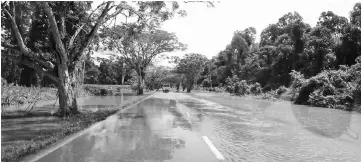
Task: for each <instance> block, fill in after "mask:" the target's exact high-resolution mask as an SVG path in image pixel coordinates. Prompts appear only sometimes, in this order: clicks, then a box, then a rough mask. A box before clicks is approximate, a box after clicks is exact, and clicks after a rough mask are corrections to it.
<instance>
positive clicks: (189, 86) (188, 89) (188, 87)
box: [187, 84, 193, 93]
mask: <svg viewBox="0 0 361 162" xmlns="http://www.w3.org/2000/svg"><path fill="white" fill-rule="evenodd" d="M192 88H193V84H189V85H188V86H187V93H190V92H191V90H192Z"/></svg>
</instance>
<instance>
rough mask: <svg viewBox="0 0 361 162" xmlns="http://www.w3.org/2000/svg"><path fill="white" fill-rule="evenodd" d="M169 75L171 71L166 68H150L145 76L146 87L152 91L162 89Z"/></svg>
mask: <svg viewBox="0 0 361 162" xmlns="http://www.w3.org/2000/svg"><path fill="white" fill-rule="evenodd" d="M168 73H169V69H168V68H167V67H165V66H149V67H148V70H147V71H146V75H145V84H146V86H147V87H148V88H149V89H150V90H154V89H156V88H159V87H161V86H162V82H163V81H164V79H165V78H166V77H167V75H168Z"/></svg>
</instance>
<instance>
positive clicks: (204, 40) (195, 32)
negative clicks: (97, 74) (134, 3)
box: [158, 0, 361, 65]
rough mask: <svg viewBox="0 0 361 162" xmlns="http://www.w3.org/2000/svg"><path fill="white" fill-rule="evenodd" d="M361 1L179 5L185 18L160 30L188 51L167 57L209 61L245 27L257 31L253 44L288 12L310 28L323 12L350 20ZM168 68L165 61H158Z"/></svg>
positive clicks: (270, 0)
mask: <svg viewBox="0 0 361 162" xmlns="http://www.w3.org/2000/svg"><path fill="white" fill-rule="evenodd" d="M357 2H361V1H360V0H247V1H245V0H237V1H236V0H232V1H220V2H218V3H215V7H214V8H212V7H207V5H206V4H202V3H199V4H197V3H196V4H195V3H187V4H184V3H182V4H181V5H180V7H181V9H184V10H186V11H187V16H186V17H181V18H179V17H177V18H173V19H171V20H169V21H167V22H165V23H164V24H163V26H162V28H163V29H165V30H167V31H169V32H174V33H176V35H177V36H178V38H179V40H180V41H181V42H182V43H185V44H187V45H188V49H187V50H186V51H182V52H179V51H178V52H171V53H167V55H172V56H174V55H175V56H182V55H184V54H185V53H200V54H203V55H205V56H207V57H208V58H212V57H213V56H216V55H217V53H218V52H219V51H221V50H223V49H225V47H226V46H227V44H229V43H230V41H231V39H232V36H233V32H234V31H236V30H243V29H245V28H247V27H251V26H252V27H255V28H256V30H257V37H256V41H257V42H258V41H259V39H260V34H261V32H262V30H263V29H264V28H266V27H267V26H268V25H269V24H272V23H276V22H277V21H278V19H279V18H280V17H282V16H283V15H284V14H286V13H288V12H293V11H297V12H298V13H300V15H301V16H302V17H303V19H304V22H306V23H308V24H310V25H311V26H312V27H313V26H315V25H316V24H317V21H318V18H319V16H320V15H321V13H322V12H323V11H332V12H334V13H335V14H337V15H340V16H344V17H347V18H349V13H350V11H351V10H352V8H353V6H354V5H355V4H356V3H357ZM158 64H159V65H168V61H167V60H163V61H160V62H158Z"/></svg>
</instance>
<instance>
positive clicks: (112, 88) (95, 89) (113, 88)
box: [83, 84, 133, 96]
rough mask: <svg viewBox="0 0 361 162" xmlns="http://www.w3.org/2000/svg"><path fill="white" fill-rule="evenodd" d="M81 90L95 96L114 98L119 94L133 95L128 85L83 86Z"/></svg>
mask: <svg viewBox="0 0 361 162" xmlns="http://www.w3.org/2000/svg"><path fill="white" fill-rule="evenodd" d="M83 88H84V90H85V91H87V92H89V93H91V94H93V95H96V96H100V95H102V96H105V95H111V96H116V95H120V94H121V93H133V91H132V90H131V88H130V86H129V85H98V84H85V85H84V86H83Z"/></svg>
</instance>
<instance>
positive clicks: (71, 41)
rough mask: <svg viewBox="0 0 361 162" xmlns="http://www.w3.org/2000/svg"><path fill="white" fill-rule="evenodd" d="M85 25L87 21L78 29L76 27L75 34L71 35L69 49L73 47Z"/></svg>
mask: <svg viewBox="0 0 361 162" xmlns="http://www.w3.org/2000/svg"><path fill="white" fill-rule="evenodd" d="M84 26H85V23H84V24H83V25H81V26H80V27H79V28H78V29H76V31H75V33H74V35H73V36H71V38H70V41H69V44H68V50H70V49H72V48H73V46H74V41H75V38H76V37H77V36H78V34H79V33H80V31H81V30H82V29H83V27H84Z"/></svg>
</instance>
